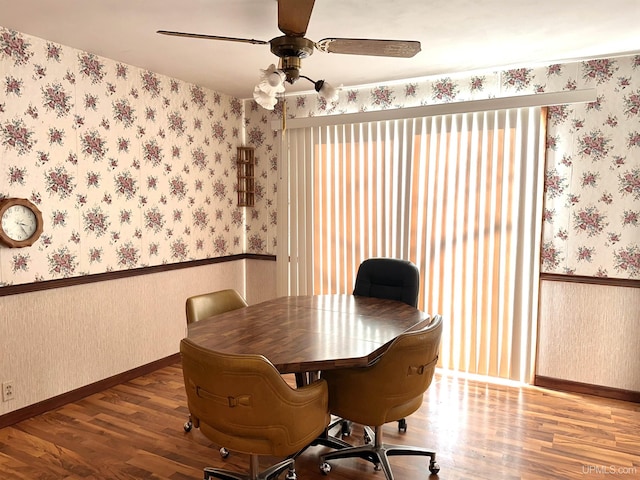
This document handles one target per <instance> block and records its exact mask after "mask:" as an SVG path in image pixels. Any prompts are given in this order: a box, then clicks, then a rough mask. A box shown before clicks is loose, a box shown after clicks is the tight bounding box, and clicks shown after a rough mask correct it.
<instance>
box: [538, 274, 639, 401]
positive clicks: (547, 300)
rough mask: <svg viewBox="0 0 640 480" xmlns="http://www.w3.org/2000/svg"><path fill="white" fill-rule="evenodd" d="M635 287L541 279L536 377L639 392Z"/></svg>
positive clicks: (637, 300) (636, 290)
mask: <svg viewBox="0 0 640 480" xmlns="http://www.w3.org/2000/svg"><path fill="white" fill-rule="evenodd" d="M639 346H640V288H630V287H615V286H606V285H588V284H582V283H569V282H555V281H543V282H542V283H541V290H540V321H539V338H538V362H537V374H538V375H541V376H545V377H551V378H558V379H564V380H571V381H574V382H583V383H587V384H592V385H602V386H607V387H612V388H620V389H623V390H630V391H640V350H639Z"/></svg>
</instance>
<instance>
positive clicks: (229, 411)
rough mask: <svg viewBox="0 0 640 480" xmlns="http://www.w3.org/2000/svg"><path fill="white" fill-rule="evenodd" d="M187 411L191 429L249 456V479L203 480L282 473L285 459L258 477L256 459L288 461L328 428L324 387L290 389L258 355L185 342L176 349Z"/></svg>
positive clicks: (217, 472)
mask: <svg viewBox="0 0 640 480" xmlns="http://www.w3.org/2000/svg"><path fill="white" fill-rule="evenodd" d="M180 353H181V354H182V370H183V374H184V384H185V389H186V392H187V401H188V406H189V411H190V412H191V416H192V418H193V424H194V426H195V427H197V428H200V431H201V432H202V433H203V434H204V435H205V436H206V437H207V438H209V439H210V440H211V441H213V442H215V443H217V444H219V445H225V446H226V447H227V448H228V449H229V450H235V451H238V452H242V453H247V454H249V456H250V457H249V458H250V465H249V467H250V469H249V475H248V476H247V475H242V474H239V473H234V472H230V471H228V470H221V469H218V468H205V470H204V478H205V480H207V479H210V478H219V479H226V480H269V479H274V478H277V476H278V475H279V474H280V473H282V472H284V471H285V470H288V473H287V476H286V478H287V480H295V478H296V475H295V470H294V460H293V458H288V459H286V460H284V461H282V462H280V463H278V464H277V465H274V466H272V467H270V468H268V469H267V470H265V471H264V472H262V473H259V471H258V470H259V468H258V456H259V455H269V456H276V457H289V456H290V455H293V454H294V453H296V452H298V451H300V450H302V449H303V448H304V447H305V446H307V445H308V444H310V443H311V442H312V441H313V440H314V439H315V438H316V437H317V436H318V435H320V434H321V433H323V432H324V429H325V428H326V426H327V423H328V422H329V418H330V416H329V407H328V399H327V384H326V382H325V381H324V380H318V381H316V382H313V383H311V384H309V385H306V386H304V387H301V388H297V389H296V388H291V387H290V386H289V385H288V384H287V382H286V381H285V380H284V379H283V378H282V376H281V375H280V373H279V372H278V370H276V368H275V367H274V366H273V365H272V364H271V362H269V361H268V360H267V359H266V358H265V357H263V356H262V355H230V354H223V353H218V352H213V351H211V350H207V349H205V348H202V347H200V346H198V345H196V344H194V343H193V342H192V341H191V340H189V339H188V338H185V339H183V340H182V341H181V343H180Z"/></svg>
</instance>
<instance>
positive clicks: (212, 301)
mask: <svg viewBox="0 0 640 480" xmlns="http://www.w3.org/2000/svg"><path fill="white" fill-rule="evenodd" d="M246 306H247V302H246V301H245V299H244V298H242V295H240V294H239V293H238V292H237V291H235V290H234V289H232V288H229V289H227V290H219V291H217V292H211V293H203V294H202V295H195V296H193V297H189V298H187V302H186V305H185V310H186V314H187V325H190V324H192V323H193V322H197V321H199V320H202V319H204V318H209V317H212V316H213V315H218V314H219V313H224V312H229V311H231V310H237V309H238V308H243V307H246ZM183 428H184V431H185V432H189V431H191V428H193V422H192V421H191V418H189V419H188V420H187V421H186V422H185V423H184V426H183ZM220 455H222V457H224V458H226V457H227V456H228V455H229V452H228V451H227V450H226V449H225V448H224V447H222V448H220Z"/></svg>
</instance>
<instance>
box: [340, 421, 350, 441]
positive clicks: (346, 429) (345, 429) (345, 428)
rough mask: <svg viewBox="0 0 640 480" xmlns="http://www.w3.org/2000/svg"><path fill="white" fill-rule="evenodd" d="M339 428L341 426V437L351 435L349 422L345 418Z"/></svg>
mask: <svg viewBox="0 0 640 480" xmlns="http://www.w3.org/2000/svg"><path fill="white" fill-rule="evenodd" d="M340 428H341V431H340V433H341V435H342V437H343V438H344V437H350V436H351V422H349V421H347V420H343V421H342V424H341V427H340Z"/></svg>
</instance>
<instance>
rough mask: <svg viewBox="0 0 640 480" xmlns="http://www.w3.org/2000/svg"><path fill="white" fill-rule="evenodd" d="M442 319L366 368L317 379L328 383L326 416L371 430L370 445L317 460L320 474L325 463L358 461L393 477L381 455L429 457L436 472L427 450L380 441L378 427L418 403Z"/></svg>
mask: <svg viewBox="0 0 640 480" xmlns="http://www.w3.org/2000/svg"><path fill="white" fill-rule="evenodd" d="M441 335H442V318H441V317H440V316H439V315H436V316H435V317H434V318H433V319H432V321H431V322H430V323H429V324H428V325H426V326H425V327H423V328H421V329H420V330H416V331H413V332H405V333H403V334H402V335H400V336H399V337H398V338H396V339H395V340H394V341H393V343H392V344H391V345H390V346H389V348H388V349H387V351H386V352H385V353H383V354H382V355H381V356H380V358H379V359H378V360H377V361H376V362H375V363H374V364H372V365H371V366H369V367H366V368H346V369H338V370H327V371H325V372H323V373H322V377H323V378H324V379H325V380H326V381H327V384H328V385H329V409H330V411H331V413H332V414H335V415H339V416H340V417H342V418H346V419H349V420H352V421H354V422H356V423H359V424H362V425H371V426H373V427H375V435H374V438H375V440H374V443H373V444H368V445H364V446H360V447H351V448H345V449H343V450H336V451H334V452H331V453H328V454H325V455H323V456H322V457H321V466H320V468H321V470H322V471H323V472H324V473H328V472H329V471H330V470H331V466H330V465H329V464H328V463H327V461H329V460H337V459H339V458H353V457H356V458H363V459H365V460H368V461H370V462H372V463H374V465H375V467H376V470H379V469H380V468H382V470H383V471H384V473H385V476H386V478H387V480H393V473H392V472H391V467H390V465H389V460H388V458H387V457H389V456H393V455H421V456H427V457H430V461H429V470H430V471H431V472H432V473H438V471H439V470H440V467H439V466H438V464H437V463H436V454H435V452H433V451H430V450H426V449H423V448H419V447H411V446H403V445H389V444H385V443H383V437H382V426H383V425H384V424H385V423H387V422H394V421H396V420H398V419H400V418H404V417H405V416H407V415H410V414H412V413H413V412H415V411H416V410H418V409H419V408H420V406H421V405H422V397H423V394H424V392H425V391H426V390H427V388H429V385H430V384H431V380H432V378H433V374H434V371H435V368H436V363H437V361H438V353H439V348H440V337H441Z"/></svg>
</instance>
